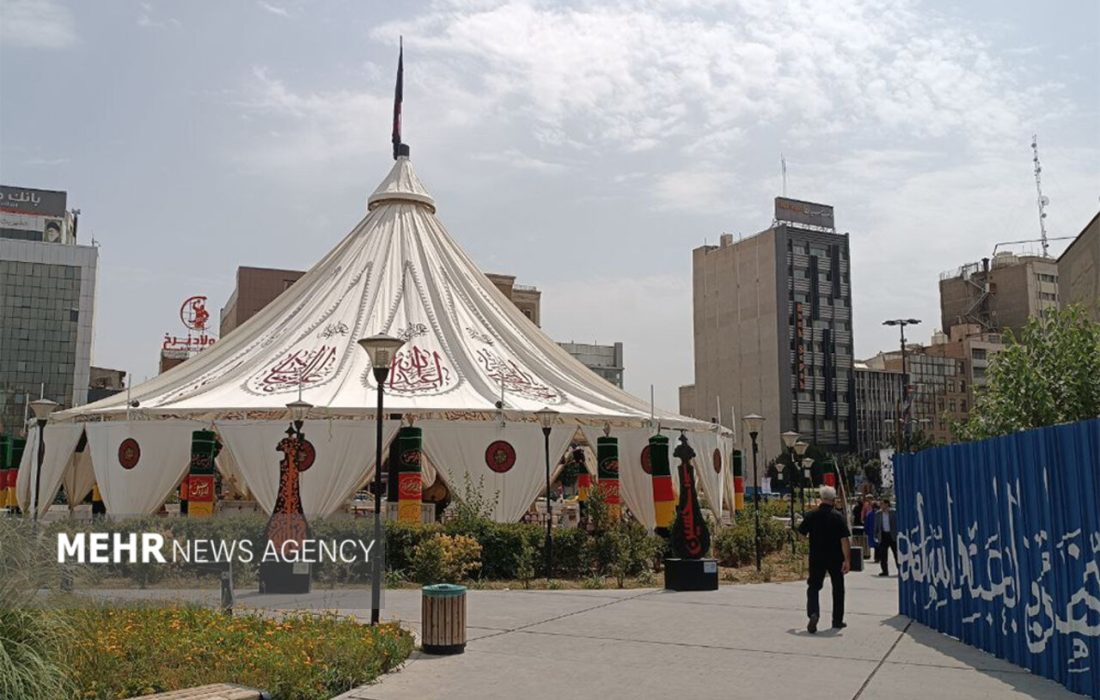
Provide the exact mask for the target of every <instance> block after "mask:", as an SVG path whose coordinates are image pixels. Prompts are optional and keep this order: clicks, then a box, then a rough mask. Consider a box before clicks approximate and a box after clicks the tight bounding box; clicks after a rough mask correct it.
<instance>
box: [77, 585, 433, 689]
mask: <svg viewBox="0 0 1100 700" xmlns="http://www.w3.org/2000/svg"><path fill="white" fill-rule="evenodd" d="M60 612H61V614H62V615H64V616H65V617H66V618H67V621H68V623H69V628H70V630H71V632H70V634H69V635H68V636H67V640H66V644H65V646H66V647H67V648H66V649H64V658H65V660H66V665H67V666H69V673H70V679H71V681H72V683H73V685H74V686H75V687H76V689H77V695H76V697H79V698H89V699H91V698H95V699H97V700H99V699H102V700H108V699H113V698H127V697H131V696H135V695H145V694H150V693H157V692H163V691H166V690H174V689H178V688H187V687H192V686H198V685H205V684H207V683H239V684H241V685H246V686H251V687H254V688H260V689H263V690H267V691H268V692H270V693H271V696H272V698H275V699H280V698H283V699H288V700H289V699H293V700H313V699H315V698H316V699H317V700H320V699H322V698H330V697H332V696H333V695H337V694H339V693H342V692H345V691H347V690H350V689H351V688H354V687H356V686H359V685H362V684H364V683H369V682H370V681H372V680H374V679H375V678H377V677H378V676H379V675H381V674H383V673H385V672H387V671H389V670H391V669H393V668H395V667H397V666H398V665H400V664H401V663H402V662H404V660H405V659H406V658H407V657H408V655H409V654H410V653H411V652H412V648H413V639H412V636H411V635H410V634H409V633H408V632H407V631H405V630H403V629H401V628H400V627H398V626H397V625H394V624H387V625H380V626H378V627H369V626H366V625H362V624H360V623H358V622H356V621H354V620H350V619H345V618H339V617H337V616H335V615H332V614H327V615H310V614H291V615H287V616H283V617H280V618H278V619H273V618H269V617H263V616H260V615H258V614H237V615H235V616H232V617H229V616H226V615H223V614H221V613H220V612H218V611H215V610H210V609H205V608H199V607H186V606H183V607H181V606H171V607H159V606H129V607H107V606H97V607H85V608H70V609H66V610H63V611H60Z"/></svg>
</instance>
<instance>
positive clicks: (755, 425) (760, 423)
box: [744, 413, 764, 571]
mask: <svg viewBox="0 0 1100 700" xmlns="http://www.w3.org/2000/svg"><path fill="white" fill-rule="evenodd" d="M744 421H745V427H746V428H747V429H748V433H749V439H750V440H752V483H753V489H752V504H753V510H755V511H756V570H757V571H760V568H761V562H760V559H761V556H760V475H759V473H758V472H757V455H758V454H759V452H760V446H759V445H758V444H757V442H756V438H758V437H759V436H760V429H761V428H762V427H764V416H761V415H757V414H755V413H750V414H749V415H747V416H745V418H744Z"/></svg>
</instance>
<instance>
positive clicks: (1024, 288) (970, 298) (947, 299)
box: [940, 251, 1058, 333]
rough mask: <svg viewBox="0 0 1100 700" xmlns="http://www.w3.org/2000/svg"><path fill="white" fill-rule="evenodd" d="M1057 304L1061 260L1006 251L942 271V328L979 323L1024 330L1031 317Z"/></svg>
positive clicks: (994, 328) (989, 328) (997, 328)
mask: <svg viewBox="0 0 1100 700" xmlns="http://www.w3.org/2000/svg"><path fill="white" fill-rule="evenodd" d="M1056 308H1058V263H1057V262H1056V261H1055V260H1054V259H1053V258H1044V257H1040V256H1035V255H1025V256H1017V255H1015V254H1013V253H1010V252H1007V251H1002V252H1000V253H997V254H996V255H994V256H993V259H992V261H991V260H990V259H989V258H982V260H981V261H980V262H974V263H970V264H968V265H963V266H962V267H960V268H958V269H955V270H951V271H949V272H945V273H943V274H941V275H940V315H941V321H942V326H941V328H944V329H947V330H950V329H951V328H952V327H953V326H957V325H967V324H976V325H979V326H981V327H982V328H983V329H984V330H987V331H1005V330H1012V331H1014V332H1016V333H1019V332H1020V331H1021V330H1022V329H1023V328H1024V326H1026V325H1027V321H1028V319H1029V318H1034V317H1038V316H1040V315H1041V314H1042V313H1043V312H1044V311H1045V310H1047V309H1056Z"/></svg>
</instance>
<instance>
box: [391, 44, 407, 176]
mask: <svg viewBox="0 0 1100 700" xmlns="http://www.w3.org/2000/svg"><path fill="white" fill-rule="evenodd" d="M400 41H401V43H400V44H399V46H400V48H399V49H398V51H397V85H396V87H394V89H393V159H394V160H397V155H398V153H397V152H398V151H399V150H400V146H401V100H402V98H403V97H404V94H403V93H404V91H405V88H404V83H405V46H404V40H400Z"/></svg>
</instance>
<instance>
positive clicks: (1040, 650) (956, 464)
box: [894, 419, 1100, 698]
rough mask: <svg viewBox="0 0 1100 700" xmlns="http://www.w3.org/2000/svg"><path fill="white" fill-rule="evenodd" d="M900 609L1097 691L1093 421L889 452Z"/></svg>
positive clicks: (1099, 445)
mask: <svg viewBox="0 0 1100 700" xmlns="http://www.w3.org/2000/svg"><path fill="white" fill-rule="evenodd" d="M894 488H895V491H896V496H897V501H898V508H897V510H898V525H899V530H900V532H899V538H898V554H899V561H900V568H901V586H900V599H901V600H900V610H901V612H902V614H904V615H908V616H909V617H911V618H913V619H915V620H917V621H919V622H921V623H923V624H925V625H928V626H929V627H932V628H934V629H937V630H939V631H941V632H945V633H947V634H950V635H951V636H953V637H957V638H959V639H960V640H962V641H963V642H966V643H967V644H971V645H973V646H975V647H978V648H979V649H984V650H985V651H988V652H990V653H991V654H995V655H996V656H998V657H1000V658H1002V659H1005V660H1007V661H1010V662H1012V663H1014V664H1017V665H1019V666H1024V667H1026V668H1028V669H1031V671H1032V672H1034V673H1037V674H1039V675H1042V676H1046V677H1047V678H1051V679H1054V680H1056V681H1058V682H1059V683H1062V684H1063V685H1065V686H1066V687H1067V688H1069V689H1070V690H1073V691H1075V692H1078V693H1084V694H1085V695H1089V696H1092V697H1094V698H1100V419H1098V420H1088V421H1083V422H1081V423H1075V424H1072V425H1060V426H1054V427H1050V428H1041V429H1038V430H1030V431H1027V432H1022V433H1017V434H1015V435H1008V436H1005V437H1000V438H995V439H992V440H984V441H981V442H973V443H968V444H963V445H952V446H950V447H940V448H936V449H931V450H924V451H922V452H919V453H917V454H914V455H898V456H896V457H895V460H894Z"/></svg>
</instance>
